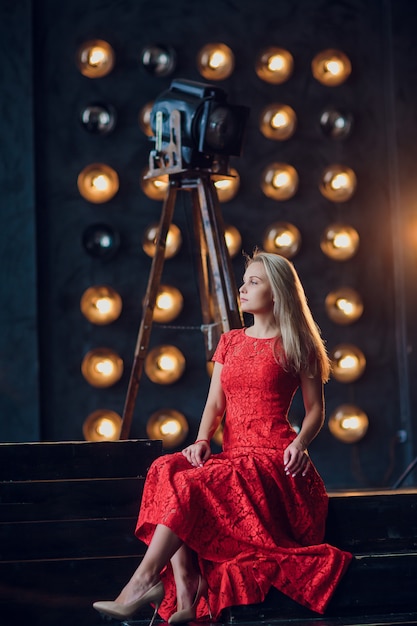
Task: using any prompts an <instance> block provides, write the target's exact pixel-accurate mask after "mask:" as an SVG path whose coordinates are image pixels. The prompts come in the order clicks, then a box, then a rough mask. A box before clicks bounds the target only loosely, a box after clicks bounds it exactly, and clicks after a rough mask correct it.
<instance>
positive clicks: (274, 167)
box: [261, 163, 298, 200]
mask: <svg viewBox="0 0 417 626" xmlns="http://www.w3.org/2000/svg"><path fill="white" fill-rule="evenodd" d="M261 188H262V191H263V192H264V194H265V195H266V196H268V198H272V199H273V200H288V199H289V198H292V197H293V196H294V195H295V194H296V192H297V189H298V174H297V171H296V170H295V168H294V167H293V166H292V165H289V164H288V163H271V164H270V165H268V166H267V167H266V168H265V169H264V170H263V172H262V175H261Z"/></svg>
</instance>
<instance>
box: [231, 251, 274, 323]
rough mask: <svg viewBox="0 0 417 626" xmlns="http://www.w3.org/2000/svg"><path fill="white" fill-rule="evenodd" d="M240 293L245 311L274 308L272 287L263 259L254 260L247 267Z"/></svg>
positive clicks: (258, 311)
mask: <svg viewBox="0 0 417 626" xmlns="http://www.w3.org/2000/svg"><path fill="white" fill-rule="evenodd" d="M239 295H240V305H241V309H242V311H243V312H244V313H252V314H256V313H269V312H271V311H272V310H273V306H274V302H273V296H272V289H271V285H270V284H269V280H268V277H267V275H266V272H265V268H264V265H263V263H262V262H261V261H253V263H251V264H250V265H248V267H247V268H246V272H245V274H244V276H243V284H242V286H241V287H240V288H239Z"/></svg>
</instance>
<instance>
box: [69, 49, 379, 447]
mask: <svg viewBox="0 0 417 626" xmlns="http://www.w3.org/2000/svg"><path fill="white" fill-rule="evenodd" d="M114 60H115V57H114V51H113V50H112V48H111V46H110V45H109V44H107V43H106V42H103V41H100V40H94V41H90V42H87V43H86V44H83V46H81V48H80V50H79V53H78V65H79V69H80V71H81V72H82V73H83V74H84V75H85V76H88V77H90V78H99V77H101V76H105V75H106V74H108V73H109V72H110V71H111V69H112V68H113V66H114ZM141 61H142V64H143V66H144V68H145V69H147V70H148V71H150V72H152V73H154V74H155V75H159V76H166V75H168V74H169V73H172V71H173V70H174V68H175V52H174V51H173V50H172V49H168V48H166V47H163V46H152V47H149V48H146V49H145V50H144V51H143V53H142V57H141ZM197 65H198V68H199V71H200V73H201V75H202V76H203V77H204V78H207V79H209V80H223V79H224V78H227V77H228V76H230V74H231V73H232V71H233V69H234V55H233V53H232V51H231V50H230V48H228V47H227V46H225V45H224V44H208V45H207V46H205V47H204V48H203V49H202V50H200V52H199V55H198V58H197ZM293 67H294V61H293V57H292V55H291V54H290V53H289V52H288V51H286V50H283V49H281V48H274V47H270V48H267V49H265V50H263V51H262V52H261V53H260V55H259V56H258V58H257V61H256V65H255V69H256V72H257V74H258V76H259V78H261V79H262V80H264V81H266V82H269V83H271V84H279V83H282V82H284V81H286V80H288V78H289V77H290V76H291V74H292V72H293ZM312 72H313V76H314V77H315V78H316V79H317V80H318V81H319V82H321V83H322V84H324V85H327V86H335V85H339V84H341V83H342V82H344V81H345V80H346V79H347V78H348V76H349V75H350V72H351V64H350V61H349V59H348V58H347V57H346V55H344V54H343V53H342V52H340V51H337V50H325V51H323V52H321V53H320V54H318V55H316V57H315V58H314V59H313V62H312ZM152 105H153V103H148V104H147V105H145V107H143V108H142V110H141V112H140V114H139V124H140V127H141V129H142V130H143V132H144V133H145V134H146V135H148V136H152V134H153V133H152V129H151V128H150V126H149V120H150V111H151V109H152ZM81 121H82V123H83V125H84V127H85V128H86V130H88V131H90V132H93V133H101V134H106V133H107V132H110V131H111V130H113V128H114V125H115V121H116V113H115V110H114V109H113V107H111V105H90V106H89V107H86V108H85V109H84V110H83V112H82V114H81ZM352 122H353V120H352V116H351V115H350V114H346V113H344V112H340V111H338V110H335V109H327V110H325V111H324V112H323V113H322V115H321V117H320V125H321V128H322V130H323V132H324V133H325V134H327V135H329V136H330V137H332V138H335V139H345V138H346V137H348V136H349V135H350V132H351V129H352ZM296 125H297V118H296V114H295V111H294V110H293V109H292V108H291V107H289V106H288V105H285V104H281V103H273V104H270V105H268V106H267V107H265V108H264V110H263V111H262V113H261V115H260V131H261V132H262V134H263V135H264V136H265V137H266V138H268V139H272V140H275V141H284V140H287V139H289V138H290V137H291V136H292V135H293V134H294V132H295V129H296ZM142 174H143V176H142V181H143V182H142V189H143V191H144V193H145V194H146V195H147V196H148V197H150V198H152V199H155V200H163V199H164V198H165V194H166V189H167V184H168V179H167V177H160V178H159V179H146V178H145V174H146V172H143V173H142ZM231 174H232V175H233V176H232V177H227V178H218V179H217V180H215V181H214V182H215V187H216V190H217V194H218V197H219V201H220V202H227V201H229V200H230V199H232V198H233V197H235V195H236V194H237V192H238V189H239V182H240V179H239V175H238V172H237V171H236V170H234V171H233V172H232V171H231ZM298 183H299V179H298V173H297V171H296V170H295V168H294V167H293V166H291V165H289V164H286V163H272V164H270V165H269V166H267V167H266V168H265V169H264V171H263V173H262V176H261V188H262V191H263V192H264V194H265V195H266V196H267V197H269V198H271V199H274V200H279V201H283V200H288V199H289V198H291V197H293V196H294V195H295V193H296V191H297V189H298ZM356 184H357V180H356V175H355V173H354V172H353V170H352V169H351V168H348V167H346V166H343V165H339V164H334V165H331V166H329V167H328V168H326V169H325V171H324V172H323V174H322V177H321V180H320V183H319V189H320V192H321V193H322V195H323V196H324V197H325V198H327V199H329V200H331V201H332V202H336V203H337V202H346V201H347V200H349V199H350V198H351V197H352V196H353V194H354V192H355V190H356ZM78 189H79V191H80V194H81V195H82V196H83V197H84V198H85V199H86V200H88V201H89V202H93V203H103V202H108V201H109V200H110V199H112V198H113V197H114V196H115V195H116V193H117V192H118V189H119V177H118V175H117V172H116V171H115V170H114V169H113V168H111V167H109V166H108V165H105V164H103V163H95V164H91V165H90V166H87V167H86V168H84V170H83V171H82V172H81V173H80V175H79V177H78ZM96 226H97V228H96V231H95V230H94V225H93V227H92V229H90V232H89V233H88V235H85V237H84V242H85V247H86V249H87V251H88V252H90V253H93V254H94V253H96V254H97V253H98V254H97V255H98V256H103V253H107V251H110V252H114V250H112V249H113V248H114V245H113V244H115V243H116V244H117V242H115V240H116V239H117V237H116V234H115V233H112V232H110V233H107V234H106V226H105V225H96ZM157 228H158V225H157V224H154V225H151V226H150V227H149V228H148V229H147V231H146V233H145V236H144V241H143V248H144V250H145V252H146V253H147V254H148V255H149V256H153V254H154V245H155V239H156V235H157ZM97 235H98V237H97ZM226 243H227V245H228V248H229V252H230V253H231V256H233V255H234V254H235V253H237V251H238V250H240V245H241V239H240V234H239V233H238V231H237V230H236V229H235V228H234V227H228V230H227V232H226ZM358 244H359V235H358V233H357V232H356V231H355V230H354V229H353V228H352V227H350V226H349V225H347V224H332V225H331V226H329V227H328V228H327V229H326V231H325V233H324V234H323V237H322V240H321V248H322V250H323V252H324V253H325V254H327V255H328V256H329V257H330V258H332V259H334V260H339V261H340V260H347V259H348V258H351V257H352V256H353V255H354V254H355V253H356V250H357V247H358ZM180 245H181V233H180V231H179V229H178V228H177V227H176V226H175V225H174V224H172V225H171V229H170V232H169V233H168V241H167V249H166V256H167V257H168V258H169V257H172V256H174V255H175V254H176V252H177V251H178V249H179V246H180ZM300 245H301V236H300V233H299V231H298V229H297V228H296V227H295V226H294V225H293V224H289V223H281V222H278V223H275V224H273V225H271V226H270V227H269V228H268V230H267V233H266V234H265V237H264V248H265V249H266V250H268V251H273V252H278V253H280V254H283V255H284V256H286V257H287V258H292V257H293V256H294V255H295V254H296V253H297V252H298V251H299V248H300ZM116 247H117V246H116ZM182 305H183V299H182V295H181V293H180V292H179V291H178V290H176V289H175V288H173V287H170V286H166V285H165V286H162V287H161V289H160V293H159V294H158V297H157V302H156V307H155V311H154V316H155V321H157V322H158V321H159V322H167V321H171V320H172V319H175V317H176V316H177V315H179V313H180V311H181V309H182ZM325 306H326V311H327V313H328V315H329V317H330V318H331V319H332V320H333V321H334V322H335V323H338V324H351V323H353V322H354V321H356V320H357V319H358V318H359V317H360V316H361V315H362V312H363V304H362V301H361V298H360V296H359V294H357V292H355V291H354V290H352V289H350V288H348V287H345V288H341V289H339V290H337V291H335V292H332V293H330V294H329V295H328V296H327V298H326V303H325ZM121 308H122V301H121V298H120V295H119V294H117V292H116V291H115V290H113V289H112V288H110V287H108V286H97V287H91V288H90V289H88V290H87V291H86V292H85V293H84V294H83V297H82V299H81V310H82V312H83V314H84V315H85V317H86V318H87V319H89V321H91V322H92V323H95V324H106V323H110V322H112V321H114V320H115V319H117V318H118V317H119V315H120V313H121ZM330 358H331V361H332V366H333V367H332V374H333V377H334V378H335V379H336V380H338V381H340V382H345V383H347V382H352V381H354V380H357V379H358V378H359V377H360V376H361V375H362V374H363V372H364V370H365V367H366V359H365V356H364V354H363V353H362V352H361V351H360V350H359V349H358V348H357V347H356V346H354V345H351V344H341V345H339V346H337V347H336V348H335V349H334V350H333V351H332V353H331V354H330ZM184 369H185V357H184V355H183V354H182V353H181V352H180V350H178V348H176V347H175V346H164V345H163V346H158V347H157V348H155V349H154V350H152V351H151V352H150V353H149V354H148V355H147V358H146V361H145V373H146V374H147V375H148V377H149V378H150V380H152V381H153V382H155V383H157V384H165V385H166V384H173V383H174V382H176V381H177V380H179V379H180V378H181V376H182V374H183V372H184ZM82 372H83V375H84V377H85V379H86V380H87V381H88V382H89V383H90V384H91V385H93V386H97V387H107V386H111V385H113V384H115V383H116V382H117V381H118V380H120V378H121V376H122V374H123V361H122V359H121V358H120V356H119V355H117V354H116V353H115V352H114V351H112V350H109V349H106V348H99V349H95V350H91V351H90V352H89V353H88V354H87V355H86V356H85V357H84V359H83V363H82ZM120 426H121V418H120V416H119V415H118V414H117V413H115V412H113V411H106V410H98V411H95V412H94V413H92V414H91V415H90V416H89V417H88V418H87V420H86V422H85V424H84V428H83V430H84V435H85V437H86V439H96V440H100V439H113V438H118V436H119V431H120ZM329 428H330V431H331V432H332V433H333V435H334V436H336V437H337V438H339V439H341V440H342V441H346V442H353V441H357V440H359V439H360V438H362V437H363V436H364V434H365V433H366V431H367V428H368V419H367V416H366V414H365V413H364V412H363V411H361V409H359V408H358V407H355V406H354V405H342V406H340V407H338V409H336V411H335V412H334V413H333V414H332V415H331V416H330V419H329ZM147 433H148V436H149V437H151V438H157V439H162V440H163V442H164V447H166V448H172V447H176V446H178V445H180V444H181V443H182V442H183V441H184V440H185V438H186V436H187V434H188V423H187V420H186V418H185V416H184V415H182V414H181V413H179V412H178V411H175V410H174V409H162V410H161V411H157V412H156V413H155V414H153V415H152V416H151V418H150V419H149V421H148V424H147ZM215 438H217V440H218V443H221V438H222V430H221V428H219V431H218V433H216V436H215Z"/></svg>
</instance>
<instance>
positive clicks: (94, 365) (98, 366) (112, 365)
mask: <svg viewBox="0 0 417 626" xmlns="http://www.w3.org/2000/svg"><path fill="white" fill-rule="evenodd" d="M81 371H82V374H83V376H84V378H85V380H86V381H87V382H88V383H89V384H90V385H92V386H93V387H111V386H112V385H114V384H115V383H117V382H118V381H119V380H120V379H121V377H122V374H123V360H122V359H121V358H120V356H119V355H118V354H117V353H116V352H114V350H111V349H110V348H95V349H93V350H90V351H89V352H88V353H87V354H86V355H85V357H84V359H83V361H82V364H81Z"/></svg>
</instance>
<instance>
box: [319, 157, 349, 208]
mask: <svg viewBox="0 0 417 626" xmlns="http://www.w3.org/2000/svg"><path fill="white" fill-rule="evenodd" d="M356 185H357V180H356V174H355V172H354V171H353V170H352V169H351V168H350V167H347V166H345V165H329V166H328V167H326V169H325V170H324V172H323V174H322V178H321V181H320V191H321V193H322V194H323V196H324V197H325V198H327V199H328V200H331V201H332V202H346V201H347V200H350V198H351V197H352V196H353V194H354V193H355V190H356Z"/></svg>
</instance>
